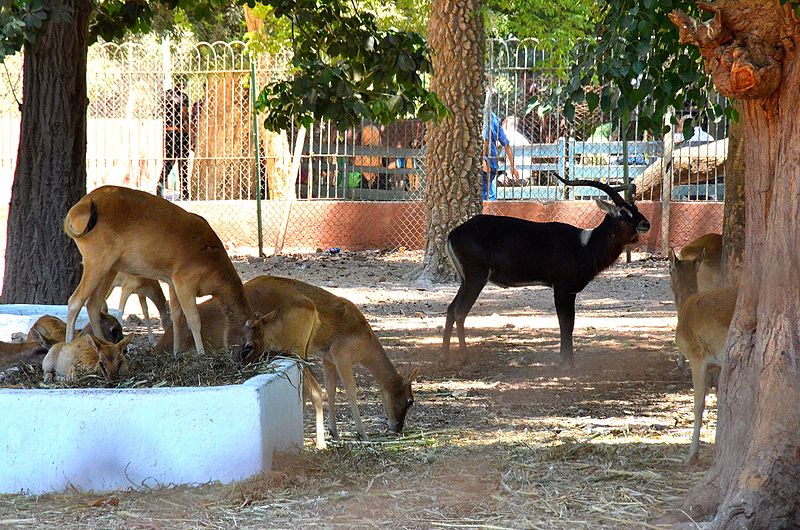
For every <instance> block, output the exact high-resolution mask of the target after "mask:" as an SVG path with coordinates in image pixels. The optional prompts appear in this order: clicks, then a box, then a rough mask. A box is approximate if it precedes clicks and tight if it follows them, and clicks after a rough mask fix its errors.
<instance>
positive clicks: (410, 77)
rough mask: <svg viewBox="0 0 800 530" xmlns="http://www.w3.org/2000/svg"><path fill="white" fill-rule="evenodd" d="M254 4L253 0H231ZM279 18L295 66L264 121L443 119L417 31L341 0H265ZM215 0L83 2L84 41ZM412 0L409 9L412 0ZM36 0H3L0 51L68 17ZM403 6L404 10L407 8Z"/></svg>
mask: <svg viewBox="0 0 800 530" xmlns="http://www.w3.org/2000/svg"><path fill="white" fill-rule="evenodd" d="M237 3H239V4H240V5H245V4H247V5H248V6H250V7H254V6H255V5H256V2H255V0H237ZM261 4H262V5H264V6H267V7H268V8H271V9H272V14H273V15H274V17H275V18H276V19H278V20H281V19H283V20H288V21H289V22H290V24H291V26H292V27H293V29H294V36H295V39H294V51H295V53H294V56H293V60H292V66H293V72H292V75H291V76H290V77H289V78H288V79H283V80H279V81H275V82H272V83H270V84H268V85H267V86H266V87H264V89H263V91H262V92H261V94H260V96H259V98H258V102H257V106H258V108H259V109H260V110H261V111H262V117H263V119H264V121H265V124H266V126H267V127H268V128H270V129H273V130H278V129H288V128H290V127H291V126H292V125H294V123H295V122H294V120H295V119H296V120H297V121H298V122H300V123H304V124H308V123H310V122H313V121H314V120H316V119H320V118H326V119H330V120H331V121H332V122H333V124H334V125H335V126H337V127H339V128H346V127H351V126H354V125H357V124H358V123H360V122H361V119H362V118H366V119H369V120H373V121H377V122H382V123H383V122H388V121H391V120H393V119H398V118H402V117H405V116H408V115H410V114H413V115H416V116H418V117H419V118H421V119H423V120H430V119H436V118H439V117H442V116H444V115H445V114H446V112H447V110H446V108H445V106H444V105H443V104H442V103H441V102H440V101H439V99H438V98H437V97H436V96H435V95H434V94H433V93H431V92H429V91H428V90H427V89H426V88H425V85H426V83H425V78H426V76H427V75H428V74H429V73H430V61H429V58H428V49H427V45H426V43H425V40H424V39H423V38H422V37H421V36H420V35H419V34H418V33H415V32H411V31H403V30H398V29H381V28H380V27H379V26H378V24H377V21H376V17H375V15H373V14H372V13H370V12H367V11H361V10H356V9H354V7H353V4H351V3H350V2H348V1H346V0H319V1H317V0H266V1H264V2H261ZM228 5H229V3H228V2H224V1H222V0H160V1H156V0H150V1H148V0H106V1H103V2H92V3H91V9H92V11H91V15H90V27H89V30H90V41H92V42H93V41H94V40H96V39H97V38H103V39H105V40H113V39H115V38H119V37H121V36H123V35H124V34H126V33H127V32H146V31H149V30H150V29H151V28H152V24H153V21H154V15H155V14H156V13H165V12H177V13H183V14H184V16H185V15H186V14H187V13H191V17H193V19H194V20H203V19H212V18H213V17H214V16H216V15H215V14H219V13H223V12H224V11H225V9H226V8H227V7H228ZM413 5H414V3H413V2H410V3H409V6H412V7H413ZM52 6H53V4H52V3H51V2H46V1H44V0H10V1H7V2H4V3H3V4H2V7H1V8H0V15H2V20H3V23H2V26H0V58H2V57H5V56H6V55H10V54H12V53H15V52H17V51H19V50H20V49H22V47H23V46H26V45H36V41H37V38H38V36H39V35H41V34H42V32H43V30H44V28H45V27H46V25H47V24H50V23H69V21H70V19H71V17H72V13H70V12H69V10H67V9H64V8H53V7H52ZM408 10H411V7H408Z"/></svg>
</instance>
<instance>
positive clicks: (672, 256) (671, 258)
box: [669, 247, 677, 269]
mask: <svg viewBox="0 0 800 530" xmlns="http://www.w3.org/2000/svg"><path fill="white" fill-rule="evenodd" d="M676 261H677V258H676V257H675V251H674V250H672V247H669V267H670V268H671V269H674V268H675V262H676Z"/></svg>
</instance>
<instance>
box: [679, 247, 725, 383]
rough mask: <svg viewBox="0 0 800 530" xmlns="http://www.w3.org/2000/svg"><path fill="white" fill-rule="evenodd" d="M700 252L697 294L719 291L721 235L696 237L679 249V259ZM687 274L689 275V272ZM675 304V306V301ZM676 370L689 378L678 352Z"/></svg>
mask: <svg viewBox="0 0 800 530" xmlns="http://www.w3.org/2000/svg"><path fill="white" fill-rule="evenodd" d="M700 252H702V253H703V258H702V259H701V260H700V264H699V265H698V266H697V292H699V293H704V292H706V291H713V290H714V289H719V288H720V287H722V235H720V234H713V233H712V234H705V235H703V236H700V237H698V238H697V239H695V240H694V241H692V242H691V243H689V244H688V245H686V246H684V247H683V248H682V249H681V252H680V259H681V261H694V260H695V258H697V256H699V255H700ZM688 269H691V267H688ZM692 270H693V269H692ZM687 273H688V274H691V272H687ZM675 304H676V306H677V301H676V302H675ZM678 369H680V371H681V373H682V374H683V377H688V376H689V368H688V367H687V366H686V357H684V356H683V354H682V353H680V352H678Z"/></svg>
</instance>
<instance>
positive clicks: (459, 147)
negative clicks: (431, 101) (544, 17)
mask: <svg viewBox="0 0 800 530" xmlns="http://www.w3.org/2000/svg"><path fill="white" fill-rule="evenodd" d="M480 8H481V2H480V0H463V1H457V0H434V1H433V2H432V4H431V18H430V22H429V24H428V42H429V43H430V46H431V50H432V55H433V57H432V62H433V76H432V78H431V90H432V91H433V92H435V93H436V94H437V95H438V96H439V98H440V99H441V100H442V101H443V102H444V103H445V104H446V105H447V106H448V107H449V108H450V110H451V114H450V115H449V116H448V117H447V118H445V119H444V120H442V121H441V122H439V123H432V124H429V125H428V127H427V132H426V143H425V167H426V175H427V188H426V191H425V227H426V236H425V257H424V260H423V264H422V271H421V275H420V276H421V279H424V280H432V281H435V280H442V279H445V278H447V277H448V276H449V275H450V266H449V264H448V261H447V257H446V256H447V253H446V243H447V235H448V234H449V233H450V230H452V229H453V228H455V227H456V226H458V225H460V224H461V223H463V222H464V221H466V220H467V219H469V218H470V217H473V216H474V215H476V214H478V213H480V211H481V159H480V153H481V130H482V122H481V110H482V107H483V95H484V87H483V79H484V74H483V55H484V49H485V41H484V27H483V17H482V15H481V11H480Z"/></svg>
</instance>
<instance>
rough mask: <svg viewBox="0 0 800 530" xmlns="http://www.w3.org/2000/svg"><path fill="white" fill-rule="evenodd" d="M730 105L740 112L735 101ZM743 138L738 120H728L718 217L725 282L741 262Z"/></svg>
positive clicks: (735, 273)
mask: <svg viewBox="0 0 800 530" xmlns="http://www.w3.org/2000/svg"><path fill="white" fill-rule="evenodd" d="M734 107H735V108H736V110H737V111H738V112H739V116H741V114H742V112H741V111H742V106H741V104H739V103H738V102H736V103H735V104H734ZM744 205H745V201H744V138H743V137H742V122H741V118H740V121H731V122H730V125H729V129H728V157H727V159H726V160H725V213H724V214H723V217H722V250H723V252H722V255H723V258H722V259H723V268H722V270H723V276H724V278H725V283H726V284H729V285H737V284H738V283H739V275H740V274H741V272H742V265H743V262H744V236H745V234H744V227H745V214H744V212H745V207H744Z"/></svg>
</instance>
